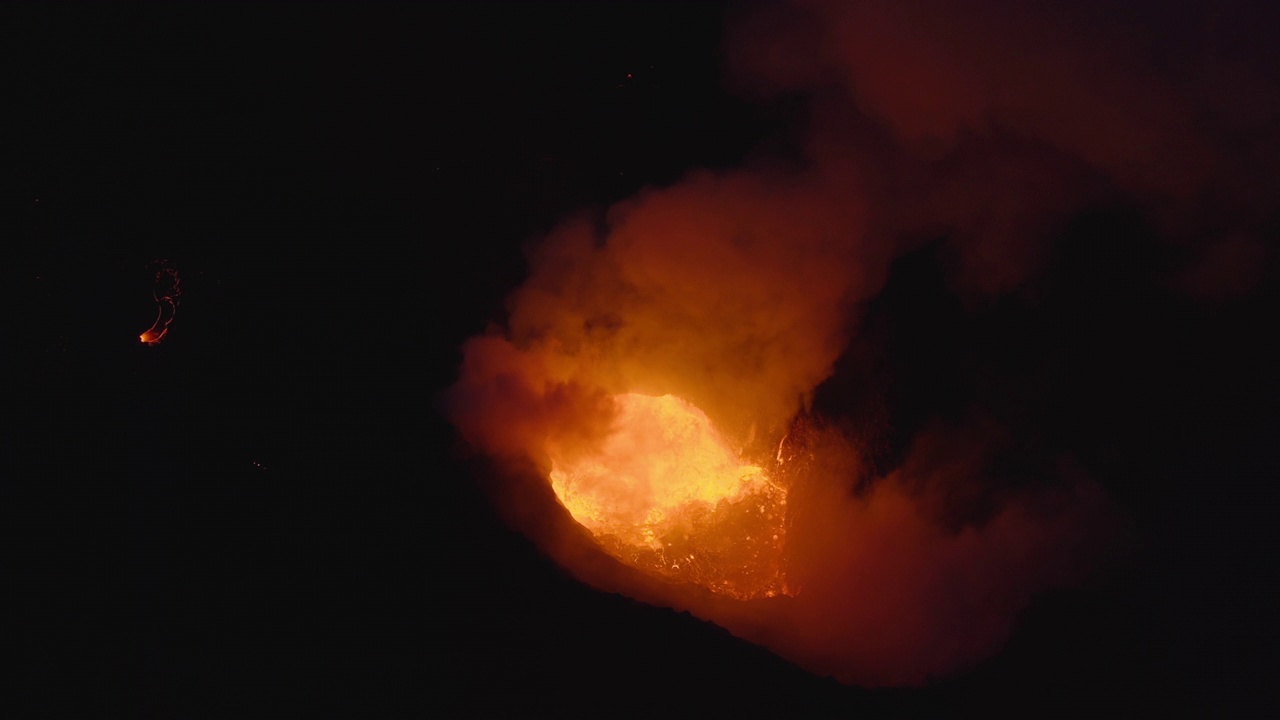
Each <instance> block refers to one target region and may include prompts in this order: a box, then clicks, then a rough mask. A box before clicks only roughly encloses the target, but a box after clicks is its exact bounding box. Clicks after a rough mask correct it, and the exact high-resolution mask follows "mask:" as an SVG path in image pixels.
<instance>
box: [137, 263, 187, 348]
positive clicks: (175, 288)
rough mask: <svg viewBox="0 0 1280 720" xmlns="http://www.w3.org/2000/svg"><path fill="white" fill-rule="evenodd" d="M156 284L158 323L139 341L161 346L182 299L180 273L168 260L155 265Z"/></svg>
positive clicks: (143, 334) (139, 337)
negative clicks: (179, 299) (179, 300)
mask: <svg viewBox="0 0 1280 720" xmlns="http://www.w3.org/2000/svg"><path fill="white" fill-rule="evenodd" d="M155 268H156V284H155V289H154V290H153V291H152V295H153V297H155V299H156V305H157V306H158V307H157V309H156V321H155V322H154V323H152V324H151V327H150V328H148V329H147V331H146V332H144V333H142V334H141V335H139V336H138V340H139V341H141V342H143V343H146V344H147V345H159V344H160V341H161V340H164V336H165V335H168V334H169V323H171V322H173V316H174V315H175V314H176V313H177V312H178V298H180V297H182V285H181V283H180V281H179V279H178V271H177V270H176V269H174V268H172V267H170V266H169V263H168V261H167V260H159V261H157V262H156V264H155Z"/></svg>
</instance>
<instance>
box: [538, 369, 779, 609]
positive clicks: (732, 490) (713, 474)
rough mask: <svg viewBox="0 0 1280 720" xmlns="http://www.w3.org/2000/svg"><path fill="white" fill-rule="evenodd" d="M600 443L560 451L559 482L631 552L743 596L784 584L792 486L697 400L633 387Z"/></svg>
mask: <svg viewBox="0 0 1280 720" xmlns="http://www.w3.org/2000/svg"><path fill="white" fill-rule="evenodd" d="M614 400H615V404H616V409H617V416H616V419H615V424H614V426H613V428H612V431H611V432H610V433H609V435H608V436H607V437H606V439H605V440H604V443H603V445H602V446H601V447H600V448H599V449H598V451H596V452H594V453H592V454H589V455H586V456H582V457H574V458H565V457H563V456H562V455H560V454H558V453H556V452H554V451H553V452H552V453H551V455H552V458H551V459H552V470H551V487H552V488H553V489H554V490H555V493H556V496H557V497H559V499H560V502H561V503H562V504H563V505H564V507H565V508H566V509H567V510H568V511H569V513H570V514H571V515H572V516H573V517H574V519H575V520H577V521H578V522H579V523H581V524H582V525H583V526H584V527H586V528H587V529H588V530H590V531H591V533H592V534H593V535H594V536H595V538H596V540H597V541H598V542H599V543H600V545H601V546H602V547H603V548H604V549H605V550H606V551H608V552H609V553H610V554H612V555H613V556H614V557H616V558H618V559H619V560H622V561H623V562H625V563H627V564H629V565H632V566H633V567H637V568H639V569H641V570H645V571H647V572H650V573H653V574H656V575H659V576H661V577H664V578H668V579H671V580H677V581H685V582H693V583H696V584H698V585H702V586H703V587H706V588H708V589H710V590H712V591H714V592H717V593H721V594H724V595H728V596H731V597H735V598H739V599H749V598H753V597H759V596H773V595H776V594H778V593H779V592H783V591H784V589H783V578H782V565H781V550H782V542H783V533H784V526H783V519H784V515H785V506H786V490H785V489H784V488H783V487H781V486H779V485H778V484H777V483H775V482H774V481H772V480H771V479H770V478H769V477H768V476H767V475H766V474H765V472H764V470H763V468H761V467H758V466H756V465H751V464H747V463H745V462H744V461H743V460H742V459H741V458H740V457H739V456H738V453H737V452H735V451H734V450H733V449H732V448H731V447H730V446H729V444H728V443H727V442H726V441H725V439H724V438H723V437H722V436H721V435H720V433H719V432H718V431H717V430H716V428H715V427H714V426H713V425H712V423H711V420H710V419H709V418H708V417H707V416H706V414H705V413H703V412H702V411H701V410H699V409H698V408H697V407H695V406H693V405H692V404H690V403H688V402H686V401H685V400H682V399H680V398H678V397H675V396H674V395H663V396H661V397H652V396H648V395H638V394H626V395H619V396H617V397H616V398H615V399H614Z"/></svg>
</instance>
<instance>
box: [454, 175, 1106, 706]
mask: <svg viewBox="0 0 1280 720" xmlns="http://www.w3.org/2000/svg"><path fill="white" fill-rule="evenodd" d="M858 197H859V193H858V192H857V188H856V186H855V185H853V184H851V183H849V182H848V178H847V177H843V178H842V177H833V176H825V177H823V176H820V175H818V174H817V173H816V172H811V173H805V174H799V175H795V176H792V177H778V176H765V175H763V174H760V173H757V172H754V171H744V172H738V173H729V174H723V175H712V174H709V173H699V174H695V175H693V176H691V177H690V178H688V179H687V180H685V181H684V182H682V183H680V184H678V185H676V186H674V187H671V188H667V189H661V190H649V191H646V192H645V193H642V194H641V195H640V196H638V197H636V198H634V199H632V200H630V201H628V202H625V203H622V204H620V205H618V206H616V207H614V208H613V209H612V210H611V211H610V213H609V215H608V218H607V225H608V227H607V228H606V229H605V231H604V232H602V233H598V232H597V230H596V229H595V227H594V226H592V225H591V224H589V223H587V222H585V221H583V220H571V221H569V222H568V223H566V224H565V225H564V226H563V227H561V228H560V229H559V230H558V231H556V232H555V233H553V234H552V235H551V236H550V237H549V238H548V239H547V240H546V241H545V243H544V244H543V245H542V246H541V247H540V248H539V249H538V250H537V251H536V252H535V254H534V256H533V258H532V274H531V276H530V279H529V280H528V282H526V284H525V285H524V286H523V287H522V288H521V289H520V290H519V291H517V292H516V293H515V295H514V296H513V297H512V300H511V319H510V323H509V327H508V328H506V329H497V328H495V329H492V330H491V331H490V332H489V333H487V334H486V335H484V336H481V337H476V338H473V339H471V340H470V341H468V342H467V343H466V345H465V347H464V361H463V367H462V372H461V378H460V380H459V382H458V383H457V384H456V385H455V386H454V388H453V389H452V390H451V393H450V403H449V404H450V412H451V414H452V418H453V420H454V422H455V424H456V425H457V427H458V428H459V429H460V431H461V432H462V434H463V436H464V438H465V439H466V440H467V441H468V442H469V443H470V444H471V445H472V446H473V447H475V448H477V449H479V450H482V451H484V452H486V453H487V454H489V455H490V456H492V457H495V458H498V459H500V460H503V461H505V462H504V463H503V466H504V467H505V468H506V470H505V472H506V474H507V475H509V476H511V478H513V479H511V480H510V481H509V482H506V483H504V484H503V485H502V488H501V489H500V490H497V491H496V495H497V498H496V500H497V502H498V503H499V505H500V506H502V508H503V510H504V512H506V513H507V515H508V517H509V518H510V519H511V521H512V522H513V523H515V524H516V525H517V526H519V527H520V528H521V529H522V530H524V531H525V532H528V533H529V534H531V535H532V536H534V537H535V539H537V540H538V541H540V542H541V543H542V544H543V546H544V548H545V549H546V550H547V551H548V552H549V553H550V554H551V555H552V556H553V557H555V558H556V559H557V560H558V561H559V562H561V563H563V564H565V565H566V566H567V567H568V568H569V569H570V570H571V571H573V572H575V573H576V574H578V575H579V577H581V578H583V579H584V580H586V581H587V582H590V583H592V584H594V585H596V586H599V587H602V588H606V589H610V590H616V591H623V592H627V593H629V594H632V595H633V596H636V597H639V598H641V599H644V600H646V601H648V602H654V603H658V604H665V605H668V606H672V607H677V608H681V609H686V610H689V611H691V612H693V613H695V614H698V615H700V616H702V617H704V618H707V619H709V620H712V621H715V622H717V623H719V624H721V625H723V626H724V627H726V628H728V629H729V630H731V631H733V632H735V633H737V634H739V635H741V636H743V637H746V638H748V639H751V640H753V641H757V642H760V643H763V644H765V645H766V646H767V647H770V648H772V649H774V650H775V651H776V652H779V653H781V654H782V655H784V656H785V657H788V658H790V659H792V660H794V661H796V662H798V663H799V664H801V665H802V666H804V667H807V668H809V669H811V670H813V671H815V672H819V673H823V674H833V675H835V676H836V677H838V678H839V679H841V680H843V681H846V682H853V683H865V684H898V683H918V682H922V681H924V680H926V679H927V678H929V677H931V676H935V675H940V674H943V673H946V672H948V671H951V670H953V669H955V668H957V667H962V666H964V665H967V664H970V663H973V662H975V661H976V660H978V659H980V658H982V657H984V656H985V655H987V654H989V653H990V652H992V650H993V649H994V648H996V647H998V644H999V643H1000V642H1001V641H1002V640H1003V639H1004V638H1005V637H1006V636H1007V634H1008V632H1009V631H1010V627H1011V623H1012V620H1013V618H1014V616H1015V615H1016V613H1017V612H1018V611H1019V610H1020V609H1022V608H1023V607H1025V605H1026V603H1027V602H1028V601H1029V599H1030V597H1031V595H1032V593H1034V592H1035V591H1037V590H1040V589H1043V588H1045V587H1048V586H1052V585H1053V584H1055V583H1059V582H1066V581H1068V580H1069V579H1070V578H1071V577H1073V574H1074V573H1075V572H1076V571H1077V570H1078V568H1077V566H1076V561H1075V558H1074V554H1075V553H1076V552H1077V551H1078V550H1079V547H1080V545H1081V542H1082V541H1083V540H1084V539H1086V536H1087V533H1086V532H1085V531H1084V530H1082V528H1087V527H1089V524H1088V523H1087V522H1086V519H1087V518H1086V516H1087V515H1088V514H1089V513H1092V512H1094V511H1095V509H1096V505H1097V504H1098V503H1097V498H1096V497H1094V496H1092V495H1090V494H1088V493H1086V492H1085V491H1083V490H1081V489H1079V488H1076V487H1073V486H1070V485H1069V484H1067V485H1065V486H1064V487H1062V488H1059V489H1058V490H1056V491H1054V492H1055V493H1056V495H1055V496H1054V498H1053V499H1052V501H1051V502H1050V501H1048V500H1046V497H1045V496H1044V495H1041V494H1035V493H1030V494H1028V495H1027V496H1026V497H1024V498H1013V499H1010V500H1008V501H1007V502H1006V503H1005V504H1004V505H1003V506H1002V507H1000V508H999V509H998V510H997V511H996V512H994V513H992V514H991V515H990V517H988V518H985V519H984V521H983V522H979V523H972V524H967V525H963V526H961V527H953V526H952V525H951V524H949V523H948V522H946V518H945V514H946V513H945V507H944V506H945V504H946V503H945V498H946V497H947V495H948V494H949V493H952V492H954V491H955V490H956V486H957V485H965V484H968V483H970V482H972V477H973V476H974V475H975V474H981V473H982V472H983V470H984V467H983V462H985V458H986V455H984V452H983V451H984V447H983V445H984V443H987V442H988V441H987V439H986V438H985V437H984V436H983V435H982V433H980V432H979V433H971V434H973V435H974V437H972V438H970V437H967V436H966V437H965V438H964V442H954V441H952V440H950V435H951V434H956V433H951V434H949V433H948V432H947V431H942V430H939V431H936V432H935V433H934V435H936V436H937V437H921V438H918V439H917V443H918V444H920V443H924V444H930V447H934V448H937V447H941V448H943V449H942V450H941V451H938V450H936V449H935V450H932V451H930V452H929V453H926V454H924V455H923V456H922V457H921V458H920V459H917V460H915V461H910V462H908V463H907V464H906V465H904V466H903V467H901V468H899V469H898V470H896V471H895V472H893V473H892V474H891V475H889V476H888V477H884V478H874V477H871V476H870V475H869V471H868V470H867V469H866V467H865V463H864V462H863V459H862V457H861V455H860V452H859V450H858V448H857V447H856V446H855V444H854V443H853V442H852V441H850V440H849V439H847V438H845V437H844V436H843V435H841V434H840V433H838V432H835V431H833V430H820V429H817V428H819V427H820V424H815V423H814V422H813V421H809V420H805V416H804V413H805V411H806V407H807V403H808V401H809V398H810V397H811V395H812V393H813V391H814V389H815V388H816V387H817V386H818V384H819V383H821V382H822V381H823V380H824V379H825V378H826V377H827V376H828V375H829V374H830V373H831V372H832V364H833V362H834V361H835V359H836V357H837V356H838V355H839V353H840V351H841V350H842V348H843V347H844V345H845V343H846V341H847V339H848V333H849V329H850V328H851V327H853V326H854V323H853V319H854V311H853V308H855V307H856V306H857V303H858V302H859V301H861V300H864V299H866V298H867V297H869V296H871V295H872V294H874V293H875V292H876V291H877V290H878V288H879V285H880V283H881V282H882V280H883V277H884V275H885V272H886V266H887V262H888V259H889V258H890V257H891V253H889V252H887V251H886V250H884V249H883V248H876V247H872V246H870V245H869V244H868V242H867V238H868V234H867V233H866V232H865V231H864V229H863V226H862V224H861V221H862V219H863V214H862V212H861V210H860V206H859V203H858V202H857V198H858ZM842 198H843V199H844V201H843V202H842V201H841V199H842ZM668 395H670V396H674V397H675V398H679V400H678V401H677V400H674V399H673V400H670V401H669V402H670V403H671V404H672V405H673V406H674V405H675V404H677V403H679V404H680V407H681V408H685V407H687V408H693V409H696V415H697V416H701V414H702V413H705V418H706V422H707V423H709V424H708V425H707V426H705V427H702V426H699V427H697V428H694V429H692V430H690V432H694V433H711V432H714V433H715V434H717V435H718V436H720V437H722V438H723V439H724V442H723V447H724V448H728V451H725V454H723V455H721V456H719V457H715V458H711V459H709V460H708V459H704V460H690V459H688V458H681V457H679V454H678V452H677V453H674V454H673V452H672V451H671V448H672V447H678V445H677V444H676V443H674V442H671V441H656V440H653V438H654V437H655V436H654V435H653V433H652V432H649V431H648V430H645V429H643V428H644V427H645V426H644V423H645V422H647V421H646V420H644V418H643V417H640V416H643V415H644V414H645V413H647V412H656V411H657V410H655V409H654V408H646V407H642V406H637V405H635V404H634V403H633V402H628V401H625V400H623V401H619V400H618V399H617V398H619V397H621V398H628V397H632V398H634V397H642V396H649V397H650V398H660V397H662V396H668ZM682 412H685V411H684V410H682ZM689 412H692V411H689ZM690 422H694V421H690ZM636 427H641V428H642V429H641V430H639V431H636V433H633V434H628V432H627V428H636ZM646 437H647V438H649V440H642V439H637V438H646ZM637 453H638V454H639V455H638V454H637ZM645 454H648V455H651V456H652V458H651V463H667V464H673V463H674V464H676V465H678V466H679V467H680V468H681V470H680V472H698V473H701V474H702V475H703V476H704V481H705V483H706V489H708V491H709V492H711V493H712V494H713V495H714V494H715V493H721V497H723V496H726V495H731V494H732V492H733V490H732V489H725V486H724V484H723V482H722V479H724V478H728V479H730V480H731V481H732V482H730V483H729V485H730V486H731V485H732V484H733V483H736V482H739V481H741V480H742V479H743V478H751V477H755V474H756V473H757V472H758V474H759V475H760V476H763V477H767V478H768V479H769V482H770V483H772V484H773V486H774V487H777V488H781V489H782V490H784V491H785V498H786V505H785V511H784V513H785V518H784V519H783V520H781V521H780V523H779V524H780V525H782V526H783V527H784V529H783V531H782V532H780V533H778V534H779V536H780V539H781V540H782V542H780V543H779V545H778V547H777V553H779V554H780V556H776V557H775V556H774V555H770V552H772V551H771V550H770V547H765V548H764V550H763V552H764V555H763V558H764V560H763V561H761V564H760V566H759V567H758V568H757V571H758V572H761V573H764V575H755V576H751V575H750V574H749V573H748V574H746V575H742V574H740V575H739V576H737V577H733V578H730V580H729V582H732V583H734V585H733V586H732V587H731V591H729V592H720V591H719V590H720V588H718V587H717V586H716V585H715V583H714V582H708V578H714V579H715V581H717V582H723V581H724V580H723V578H725V577H726V575H725V568H726V567H727V566H726V565H725V564H724V561H723V560H718V561H717V562H719V563H720V564H718V565H716V564H714V563H713V564H712V566H711V568H710V571H709V573H710V574H709V575H708V576H706V577H702V576H695V575H693V574H691V573H690V570H689V567H688V565H687V564H686V565H681V561H682V560H685V561H686V563H687V560H688V558H689V556H693V558H694V559H697V558H698V557H700V556H701V555H703V554H704V553H703V551H704V550H715V553H706V554H716V555H717V557H718V558H724V557H725V551H726V549H728V548H746V550H745V551H743V553H744V554H746V553H749V554H751V556H752V557H756V555H755V553H757V552H759V551H760V548H758V547H756V546H753V545H751V544H750V543H751V542H752V540H749V539H748V538H756V539H758V538H759V537H760V533H759V530H760V529H761V528H759V527H747V526H745V525H735V526H734V527H733V528H730V529H729V530H724V529H723V528H722V529H719V530H716V531H715V532H714V533H711V534H708V535H707V536H706V537H705V538H704V539H703V540H701V542H703V543H704V545H701V546H700V545H698V542H699V541H698V539H697V538H694V541H693V542H692V544H688V543H687V542H686V544H685V545H683V546H680V548H681V549H679V550H677V549H676V543H677V542H678V541H677V540H672V539H671V538H670V537H666V538H665V539H664V538H661V537H658V535H661V534H662V532H663V531H662V530H658V531H657V532H656V533H655V531H654V522H657V523H658V524H660V522H661V519H657V520H654V522H648V521H646V520H645V519H644V517H642V516H644V515H645V514H646V513H649V512H650V511H651V510H652V509H653V508H654V507H658V506H666V505H671V504H673V501H668V500H661V501H655V500H654V496H655V495H657V494H662V493H674V494H676V495H678V494H679V493H680V492H683V491H682V490H675V491H672V490H671V489H670V488H665V487H663V488H659V487H657V486H656V485H657V484H658V483H660V482H663V481H662V480H660V479H657V477H658V475H660V474H661V473H652V472H651V471H650V470H649V469H647V468H648V466H647V465H646V463H645V459H644V457H642V456H643V455H645ZM620 456H625V457H620ZM738 463H741V464H742V465H746V466H750V467H749V468H748V469H747V470H743V469H742V467H741V466H737V464H738ZM699 465H702V466H703V467H701V468H699ZM611 482H613V483H619V484H622V485H625V486H627V487H628V488H629V487H630V486H633V485H637V484H639V485H643V491H642V492H638V493H636V492H632V491H631V490H630V489H628V491H627V493H625V496H626V497H627V498H628V499H629V500H628V501H627V502H633V504H627V503H623V504H621V505H613V506H610V507H602V506H601V505H599V504H598V503H597V502H596V500H595V499H593V496H592V495H591V489H592V487H593V485H602V484H608V483H611ZM858 487H863V488H868V487H869V488H870V489H869V490H864V491H863V492H861V493H858V492H855V489H856V488H858ZM717 488H718V489H717ZM557 494H558V496H559V498H558V500H559V502H557ZM637 495H639V496H640V499H639V500H631V499H632V498H635V497H636V496H637ZM709 500H710V503H709V504H708V505H707V507H710V508H715V507H716V505H715V503H716V502H718V500H717V499H716V497H714V496H713V497H710V498H709ZM725 507H728V506H725ZM565 508H567V511H566V510H565ZM575 517H576V518H577V521H578V523H580V524H581V525H582V526H585V529H586V531H589V532H588V533H584V532H582V531H581V530H582V528H579V529H578V530H575V529H574V527H575V526H574V520H573V518H575ZM651 520H653V519H652V518H651ZM610 526H612V527H613V529H610ZM619 528H621V529H619ZM628 532H630V533H632V534H633V535H634V536H633V537H630V538H627V537H626V534H627V533H628ZM646 532H648V535H645V533H646ZM725 533H728V534H727V535H726V534H725ZM734 533H736V534H734ZM769 533H770V534H769V535H768V537H769V538H770V539H772V538H773V533H774V531H773V530H772V529H770V530H769ZM656 540H661V541H662V542H661V543H658V542H655V541H656ZM683 540H686V541H687V540H688V539H687V538H683ZM708 545H711V546H714V547H708ZM646 548H648V549H647V550H646ZM646 553H647V554H646ZM609 556H612V557H613V558H616V559H618V560H621V561H622V562H621V564H618V563H615V562H611V561H610V560H609V559H608V557H609ZM728 562H729V564H730V565H732V564H733V563H737V567H746V563H747V562H748V561H747V559H746V558H743V557H738V558H737V559H733V560H730V561H728ZM769 573H775V576H776V579H775V576H771V575H769ZM708 590H710V591H711V592H710V593H708ZM777 591H781V592H777ZM750 598H754V599H750Z"/></svg>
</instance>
